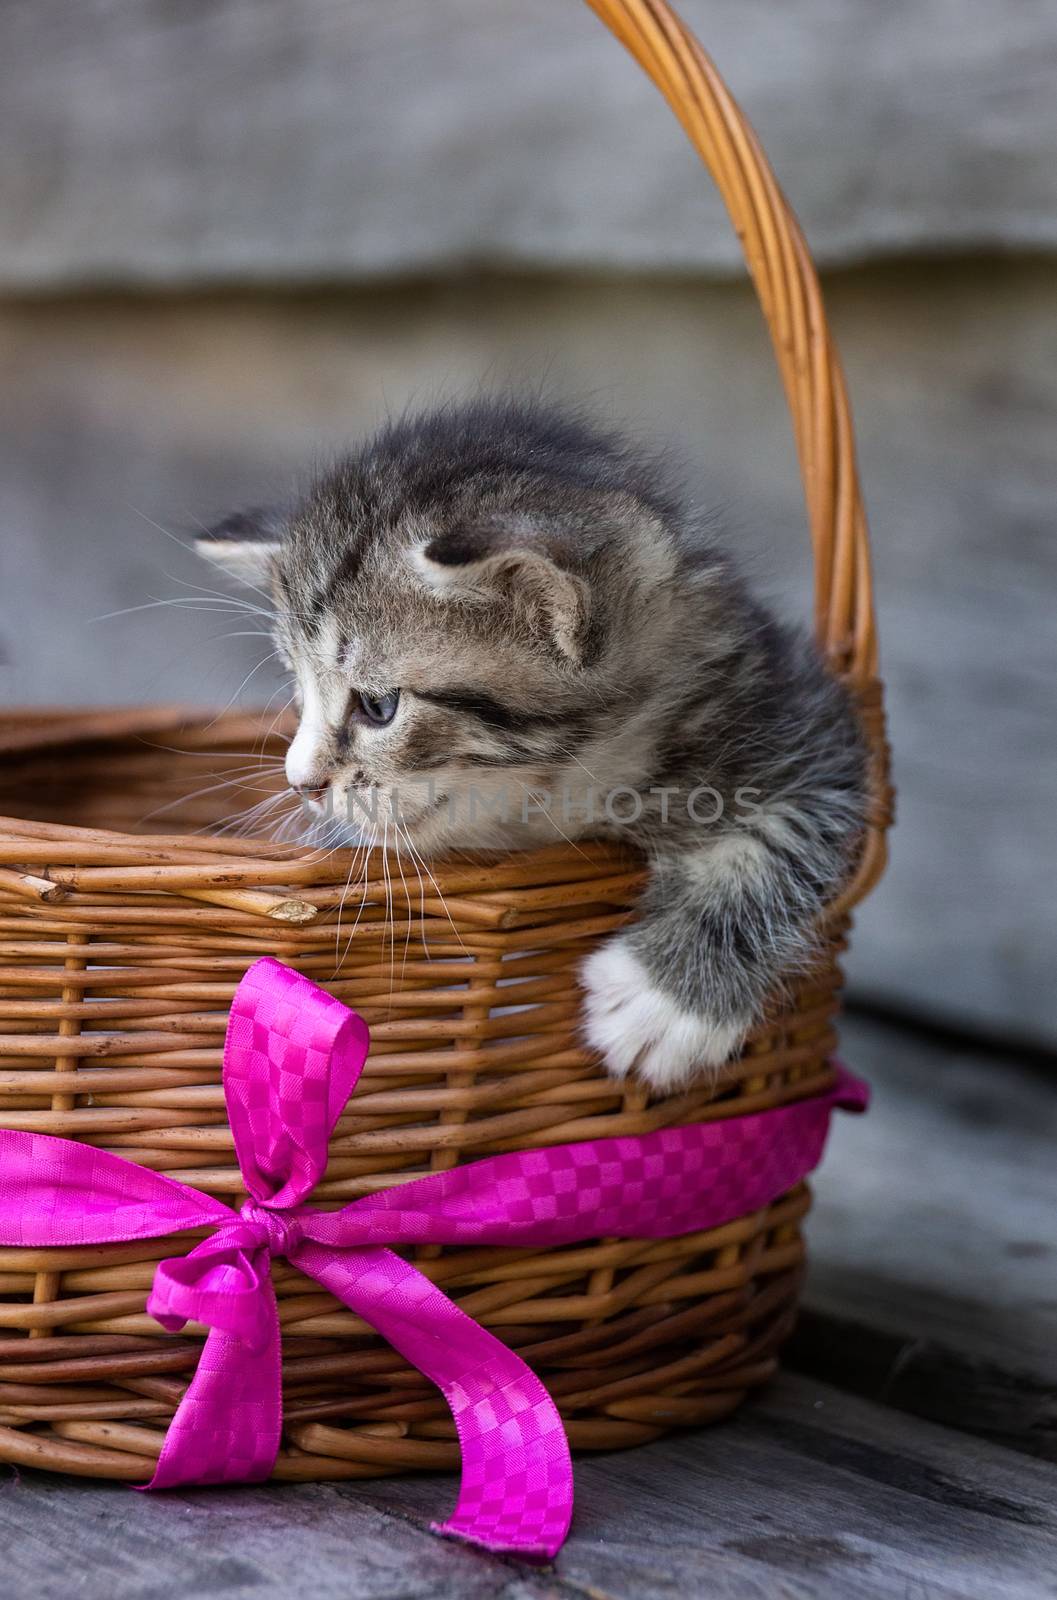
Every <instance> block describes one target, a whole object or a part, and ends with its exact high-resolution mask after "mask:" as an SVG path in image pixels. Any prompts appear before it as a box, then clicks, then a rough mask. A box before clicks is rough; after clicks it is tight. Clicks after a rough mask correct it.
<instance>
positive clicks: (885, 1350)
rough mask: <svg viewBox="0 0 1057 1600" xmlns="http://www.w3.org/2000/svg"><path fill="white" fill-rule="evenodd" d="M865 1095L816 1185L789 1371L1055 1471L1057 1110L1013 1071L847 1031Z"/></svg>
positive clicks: (1050, 1088)
mask: <svg viewBox="0 0 1057 1600" xmlns="http://www.w3.org/2000/svg"><path fill="white" fill-rule="evenodd" d="M841 1044H842V1050H843V1053H844V1056H845V1059H846V1060H847V1061H848V1063H849V1065H850V1066H852V1067H853V1069H854V1070H856V1071H858V1072H860V1073H861V1074H862V1075H863V1076H865V1077H866V1078H868V1079H870V1080H871V1082H872V1083H873V1086H874V1099H873V1105H872V1107H871V1110H870V1113H869V1115H868V1116H866V1117H864V1118H861V1119H859V1120H858V1121H855V1122H853V1121H852V1120H851V1119H850V1118H839V1119H836V1120H835V1122H834V1127H833V1134H832V1137H831V1140H830V1145H829V1149H828V1151H827V1154H826V1161H825V1163H824V1165H823V1167H822V1170H821V1171H820V1172H819V1174H818V1176H817V1179H816V1181H815V1195H816V1202H815V1208H814V1211H813V1213H812V1215H811V1217H810V1219H809V1222H808V1241H809V1246H810V1253H811V1270H810V1274H809V1278H808V1288H807V1294H806V1297H805V1305H806V1312H805V1316H804V1317H803V1318H802V1320H801V1327H800V1330H799V1331H798V1333H797V1335H796V1337H795V1339H794V1343H793V1346H792V1348H791V1350H790V1351H789V1354H788V1359H789V1360H790V1361H793V1362H795V1363H796V1364H797V1366H799V1367H800V1368H802V1369H806V1370H809V1371H812V1372H814V1373H816V1374H823V1373H824V1374H825V1375H826V1376H827V1377H834V1376H837V1378H838V1381H839V1382H841V1383H842V1384H845V1385H848V1386H850V1387H854V1388H857V1389H859V1390H860V1392H862V1393H864V1394H867V1395H870V1396H871V1397H873V1398H879V1399H883V1400H884V1401H885V1403H886V1404H888V1405H894V1406H903V1407H905V1408H906V1409H908V1410H911V1411H915V1412H917V1413H919V1414H921V1415H924V1416H929V1417H932V1418H933V1419H935V1420H937V1421H941V1422H945V1423H948V1424H952V1425H955V1426H958V1427H962V1428H966V1429H971V1430H972V1431H974V1432H979V1433H982V1434H985V1435H988V1436H990V1437H992V1438H994V1439H997V1440H1003V1441H1005V1442H1007V1443H1014V1444H1016V1445H1017V1446H1018V1447H1019V1448H1023V1449H1028V1450H1031V1451H1033V1452H1034V1453H1037V1454H1040V1455H1045V1456H1048V1457H1049V1458H1050V1459H1051V1460H1057V1154H1055V1152H1057V1093H1055V1079H1054V1075H1053V1074H1052V1072H1051V1073H1048V1072H1046V1071H1045V1070H1043V1069H1041V1068H1037V1069H1035V1070H1032V1071H1029V1070H1026V1069H1025V1068H1023V1067H1020V1066H1019V1065H1018V1063H1017V1061H1016V1060H1015V1059H1013V1058H1009V1059H1003V1058H1001V1057H999V1058H995V1057H993V1056H985V1055H974V1054H973V1053H972V1052H971V1051H968V1050H965V1049H956V1048H941V1047H939V1046H937V1045H936V1044H934V1043H931V1042H929V1041H927V1040H923V1039H921V1038H919V1037H915V1036H914V1035H913V1034H910V1033H908V1032H905V1031H902V1030H897V1029H892V1028H884V1027H880V1026H878V1025H877V1024H875V1023H867V1022H864V1021H860V1020H857V1019H855V1018H852V1017H849V1018H845V1020H844V1023H843V1027H842V1038H841Z"/></svg>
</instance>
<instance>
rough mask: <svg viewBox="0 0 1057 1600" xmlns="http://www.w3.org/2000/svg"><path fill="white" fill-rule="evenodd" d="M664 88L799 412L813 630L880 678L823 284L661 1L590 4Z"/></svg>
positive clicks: (855, 667)
mask: <svg viewBox="0 0 1057 1600" xmlns="http://www.w3.org/2000/svg"><path fill="white" fill-rule="evenodd" d="M587 4H588V5H589V6H590V7H591V9H592V10H593V11H595V12H597V14H598V15H599V16H600V17H601V18H602V20H603V22H605V23H606V25H607V26H608V27H609V28H610V29H611V30H612V32H613V33H614V34H615V35H616V36H617V38H618V39H619V40H620V42H621V44H623V45H624V46H625V48H626V49H627V50H628V51H630V53H631V55H633V56H634V58H635V60H636V61H637V62H638V63H639V65H640V66H641V67H642V68H643V70H644V71H645V72H646V73H647V74H648V76H649V77H650V78H652V79H653V82H654V83H655V84H656V85H657V87H658V88H659V89H660V91H661V93H662V94H663V95H664V97H665V99H666V100H667V101H668V104H669V105H670V106H671V108H672V110H673V111H674V112H675V114H676V116H677V117H678V119H679V121H680V122H681V123H682V126H683V128H684V130H685V131H686V134H687V136H688V137H689V139H690V142H691V144H692V145H693V146H694V148H695V149H696V151H697V152H698V154H699V155H700V157H701V159H702V161H703V162H704V164H705V166H706V167H707V168H708V170H709V172H710V173H711V174H712V177H713V179H714V180H715V183H716V186H717V188H718V189H719V192H720V194H721V196H722V198H723V202H724V204H725V205H726V208H727V211H728V212H729V213H730V217H731V221H732V222H733V224H734V228H735V231H736V232H737V235H738V238H739V239H740V240H741V244H742V248H743V250H744V252H745V258H746V260H747V262H748V266H749V271H750V272H751V274H752V278H753V282H754V283H755V285H756V293H757V295H758V296H759V300H760V305H761V306H762V308H763V314H764V316H765V317H766V319H767V325H768V328H769V329H770V334H771V342H772V344H773V345H774V352H775V355H776V357H777V360H778V367H779V370H780V372H781V374H782V381H783V383H784V385H785V393H786V398H787V400H788V403H789V410H790V412H791V413H792V419H793V431H794V433H795V436H796V446H797V454H798V456H799V460H800V472H801V477H802V479H803V484H804V495H805V498H806V500H807V514H808V521H809V523H810V526H811V540H812V545H813V547H814V563H815V631H816V636H817V638H818V642H819V645H820V647H821V648H822V649H823V651H824V652H825V654H826V656H827V657H828V658H829V660H830V661H831V663H832V664H833V666H834V667H835V668H836V669H837V670H838V671H839V672H841V673H842V675H844V676H847V677H848V678H850V679H851V680H852V682H853V684H854V686H855V687H865V686H866V685H867V684H868V683H869V682H870V681H871V680H872V679H873V678H874V677H875V675H876V672H877V640H876V631H875V626H874V608H873V591H872V586H871V582H870V548H869V539H868V535H867V530H866V517H865V513H864V511H863V504H862V497H861V492H860V489H859V475H858V469H857V467H856V462H855V441H854V436H853V432H852V422H851V413H850V410H849V407H848V397H847V393H846V390H845V386H844V376H843V373H842V372H841V367H840V361H839V359H838V356H837V352H836V350H835V348H834V345H833V340H832V338H831V336H830V331H829V326H828V324H827V322H826V313H825V310H824V309H823V305H822V294H821V291H820V289H819V283H818V277H817V274H816V272H815V268H814V266H813V264H812V261H811V257H810V255H809V254H808V250H807V246H806V244H805V242H804V236H803V234H802V233H801V231H800V226H799V224H798V222H797V220H796V218H795V216H794V215H793V213H792V211H791V209H790V207H789V204H788V202H787V200H786V199H785V197H784V195H783V194H782V192H781V190H780V189H779V187H778V183H777V180H776V178H775V176H774V173H773V172H772V170H771V166H770V163H769V162H768V160H767V157H766V156H765V155H764V153H763V150H762V149H761V148H760V144H759V141H758V139H757V137H756V135H755V133H754V132H753V130H752V128H751V127H750V126H749V123H748V122H747V121H746V119H745V117H744V115H743V114H742V112H741V111H740V110H739V108H738V106H737V105H736V104H735V102H734V100H733V98H732V97H731V94H730V92H729V90H728V89H727V87H726V85H725V84H724V82H723V80H722V78H721V77H720V76H719V73H718V72H717V70H716V68H715V66H714V65H713V63H712V61H711V60H710V59H709V57H708V56H707V55H706V54H705V52H704V50H703V49H702V48H701V46H700V45H699V44H698V42H697V40H696V39H695V38H694V36H693V34H692V33H691V32H690V30H689V29H688V28H687V27H686V25H685V23H683V22H682V21H681V20H680V19H679V17H677V16H676V14H675V13H674V11H672V9H671V7H670V6H669V5H667V4H666V0H587Z"/></svg>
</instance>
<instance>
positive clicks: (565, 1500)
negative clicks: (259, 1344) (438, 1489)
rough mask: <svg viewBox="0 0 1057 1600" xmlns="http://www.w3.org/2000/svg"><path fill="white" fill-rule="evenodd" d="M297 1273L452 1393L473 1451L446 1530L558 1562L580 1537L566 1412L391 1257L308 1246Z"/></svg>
mask: <svg viewBox="0 0 1057 1600" xmlns="http://www.w3.org/2000/svg"><path fill="white" fill-rule="evenodd" d="M293 1260H294V1264H295V1265H296V1266H298V1267H300V1268H301V1270H302V1271H303V1272H307V1273H308V1274H309V1275H310V1276H311V1277H313V1278H315V1280H316V1282H317V1283H321V1284H322V1285H323V1287H324V1288H326V1289H329V1290H330V1292H331V1294H333V1295H335V1296H336V1297H337V1298H338V1299H339V1300H341V1301H343V1302H344V1304H345V1305H347V1306H349V1307H350V1308H351V1309H352V1310H353V1311H356V1312H358V1313H359V1315H360V1316H362V1317H363V1318H364V1319H365V1320H366V1321H367V1322H369V1323H370V1324H371V1325H372V1327H374V1328H376V1329H377V1330H378V1332H379V1333H380V1334H381V1335H382V1336H383V1338H385V1339H387V1340H388V1341H389V1343H390V1344H391V1345H392V1346H393V1348H394V1349H395V1350H398V1351H399V1352H400V1354H401V1355H402V1356H404V1357H405V1358H406V1360H408V1361H410V1362H411V1364H412V1365H413V1366H415V1367H417V1368H418V1370H419V1371H420V1372H422V1373H424V1374H425V1376H426V1377H427V1378H429V1379H431V1380H432V1382H433V1383H435V1384H436V1385H437V1387H438V1388H439V1389H440V1390H441V1392H442V1394H443V1395H444V1398H445V1400H446V1401H447V1402H448V1405H449V1407H450V1408H451V1414H452V1417H453V1418H454V1420H455V1427H456V1430H457V1432H458V1435H459V1443H460V1445H461V1447H462V1482H461V1484H460V1487H459V1500H458V1504H457V1506H456V1508H455V1511H454V1513H453V1515H452V1516H451V1517H450V1518H449V1519H448V1521H447V1522H443V1523H434V1524H433V1529H434V1532H436V1533H440V1534H444V1535H447V1536H449V1537H454V1538H459V1539H465V1540H466V1541H467V1542H468V1543H470V1544H474V1545H479V1546H480V1547H481V1548H482V1549H485V1550H492V1551H501V1552H503V1553H506V1554H511V1555H516V1556H520V1557H521V1558H522V1559H526V1560H535V1561H550V1560H551V1559H552V1558H553V1557H554V1556H555V1555H556V1554H557V1553H558V1551H559V1549H560V1548H561V1546H562V1544H563V1542H564V1540H565V1536H566V1534H567V1533H568V1531H569V1523H570V1520H571V1518H572V1509H573V1474H572V1461H571V1459H570V1456H569V1444H568V1440H567V1439H566V1437H565V1429H564V1428H563V1426H562V1420H561V1417H560V1416H559V1415H558V1409H557V1407H556V1406H555V1404H554V1401H553V1400H552V1399H551V1397H550V1395H549V1394H548V1393H547V1391H546V1389H545V1388H544V1387H543V1384H542V1383H541V1382H540V1380H539V1379H538V1378H537V1377H536V1375H535V1373H534V1372H531V1371H530V1370H529V1368H528V1367H527V1366H526V1365H525V1363H524V1362H523V1361H522V1360H521V1357H520V1356H517V1355H515V1354H514V1352H513V1351H512V1350H509V1349H507V1347H506V1345H504V1344H501V1343H500V1341H499V1340H498V1339H496V1338H495V1337H494V1336H493V1335H492V1334H490V1333H489V1332H487V1330H486V1329H484V1328H482V1327H481V1326H480V1324H479V1323H476V1322H474V1321H473V1319H472V1318H471V1317H468V1316H467V1315H466V1313H465V1312H464V1311H460V1309H459V1307H458V1306H457V1305H455V1304H454V1302H453V1301H451V1300H449V1299H448V1297H447V1295H445V1294H443V1293H442V1292H441V1290H440V1289H438V1288H437V1286H436V1285H435V1284H432V1283H430V1281H429V1279H428V1278H426V1277H424V1276H423V1275H422V1273H421V1272H418V1271H417V1270H416V1268H414V1267H413V1266H411V1264H410V1263H409V1262H407V1261H404V1260H403V1259H402V1258H401V1257H400V1256H398V1255H396V1254H394V1252H393V1251H391V1250H386V1249H382V1248H368V1249H334V1248H331V1247H329V1246H325V1245H318V1244H313V1243H310V1242H308V1241H307V1240H306V1241H305V1242H304V1243H302V1244H301V1245H299V1246H298V1249H297V1251H296V1252H295V1254H294V1257H293Z"/></svg>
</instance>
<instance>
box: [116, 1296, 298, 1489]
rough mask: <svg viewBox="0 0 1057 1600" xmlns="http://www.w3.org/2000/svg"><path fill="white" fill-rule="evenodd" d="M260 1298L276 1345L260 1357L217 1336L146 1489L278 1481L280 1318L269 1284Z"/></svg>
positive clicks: (269, 1343)
mask: <svg viewBox="0 0 1057 1600" xmlns="http://www.w3.org/2000/svg"><path fill="white" fill-rule="evenodd" d="M260 1292H261V1293H262V1294H263V1295H266V1296H267V1301H268V1307H269V1311H270V1320H271V1323H272V1330H271V1333H270V1335H269V1337H268V1338H267V1340H266V1341H265V1342H264V1343H263V1344H262V1346H261V1348H260V1349H259V1350H255V1349H253V1348H251V1346H250V1345H248V1344H247V1343H246V1341H245V1340H243V1339H239V1338H238V1337H237V1336H236V1335H234V1334H231V1333H226V1332H225V1331H224V1330H223V1329H220V1328H213V1329H211V1330H210V1333H209V1337H208V1339H207V1340H206V1342H205V1346H204V1348H203V1350H202V1355H201V1358H200V1359H199V1362H198V1368H197V1370H196V1372H195V1375H194V1377H193V1378H192V1380H191V1383H190V1385H189V1387H188V1389H187V1392H186V1393H185V1395H184V1397H183V1399H182V1400H181V1401H180V1404H179V1406H178V1408H177V1411H176V1415H175V1416H174V1417H173V1420H172V1422H171V1423H170V1424H169V1431H168V1433H167V1434H166V1435H165V1443H164V1444H163V1446H162V1452H161V1455H160V1456H159V1458H158V1465H157V1467H156V1469H155V1472H154V1476H153V1478H152V1479H151V1481H150V1483H148V1484H144V1485H143V1486H142V1487H143V1488H145V1489H176V1488H180V1487H182V1486H184V1485H187V1484H201V1483H259V1482H260V1481H261V1480H262V1479H264V1478H267V1477H269V1476H270V1475H271V1471H272V1468H273V1467H274V1465H275V1458H276V1456H277V1455H278V1453H279V1440H280V1435H281V1432H282V1422H283V1414H282V1385H281V1359H280V1344H279V1312H278V1307H277V1306H276V1303H275V1290H274V1289H273V1288H272V1285H271V1281H270V1280H268V1281H267V1282H266V1283H264V1284H262V1286H261V1291H260Z"/></svg>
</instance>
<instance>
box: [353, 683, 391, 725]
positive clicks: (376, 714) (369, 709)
mask: <svg viewBox="0 0 1057 1600" xmlns="http://www.w3.org/2000/svg"><path fill="white" fill-rule="evenodd" d="M399 704H400V690H399V689H387V690H386V692H385V694H380V695H373V694H364V693H363V691H362V690H361V691H360V707H361V709H362V711H363V714H364V716H365V717H366V718H367V721H368V722H375V723H377V724H378V726H379V727H384V726H385V724H386V723H387V722H392V720H393V718H394V717H395V716H396V708H397V706H398V705H399Z"/></svg>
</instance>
